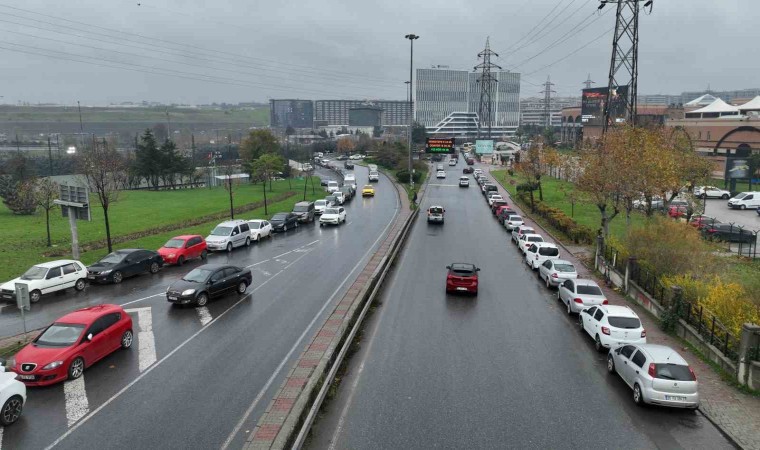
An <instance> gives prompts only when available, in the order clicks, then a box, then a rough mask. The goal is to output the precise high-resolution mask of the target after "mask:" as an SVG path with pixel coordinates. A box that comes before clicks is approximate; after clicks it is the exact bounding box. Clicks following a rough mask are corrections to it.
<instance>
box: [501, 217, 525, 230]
mask: <svg viewBox="0 0 760 450" xmlns="http://www.w3.org/2000/svg"><path fill="white" fill-rule="evenodd" d="M522 224H523V218H522V217H521V216H518V215H516V214H511V215H510V216H509V217H507V218H506V220H504V226H505V227H506V228H507V231H512V230H514V229H515V228H517V227H519V226H520V225H522Z"/></svg>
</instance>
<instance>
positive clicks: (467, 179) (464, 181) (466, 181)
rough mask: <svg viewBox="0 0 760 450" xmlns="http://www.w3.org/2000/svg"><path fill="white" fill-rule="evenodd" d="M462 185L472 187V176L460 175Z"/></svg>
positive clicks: (460, 184)
mask: <svg viewBox="0 0 760 450" xmlns="http://www.w3.org/2000/svg"><path fill="white" fill-rule="evenodd" d="M459 186H460V187H470V177H459Z"/></svg>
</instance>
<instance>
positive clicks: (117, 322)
mask: <svg viewBox="0 0 760 450" xmlns="http://www.w3.org/2000/svg"><path fill="white" fill-rule="evenodd" d="M133 340H134V336H133V334H132V318H131V317H129V314H127V313H126V312H125V311H124V310H123V309H122V308H121V307H120V306H118V305H108V304H105V305H97V306H91V307H89V308H83V309H78V310H76V311H74V312H72V313H69V314H66V315H65V316H63V317H61V318H60V319H58V320H57V321H55V322H54V323H53V324H52V325H50V326H49V327H47V328H46V329H45V331H43V332H42V333H41V334H40V335H39V336H37V338H36V339H35V340H33V341H32V342H31V343H30V344H28V345H27V346H26V347H24V348H22V349H21V351H20V352H18V353H17V354H16V356H15V357H14V358H13V359H12V360H11V364H10V366H11V367H12V370H13V371H14V372H16V374H18V376H17V377H16V379H17V380H19V381H22V382H23V383H24V384H26V385H27V386H47V385H50V384H55V383H59V382H61V381H64V380H74V379H77V378H79V377H81V376H82V373H83V372H84V369H85V368H87V367H90V366H91V365H93V364H95V363H96V362H98V361H99V360H101V359H103V358H105V357H106V356H108V355H110V354H111V353H113V352H115V351H116V350H118V349H120V348H129V347H131V346H132V341H133Z"/></svg>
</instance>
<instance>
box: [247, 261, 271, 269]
mask: <svg viewBox="0 0 760 450" xmlns="http://www.w3.org/2000/svg"><path fill="white" fill-rule="evenodd" d="M267 261H269V260H268V259H265V260H264V261H259V262H257V263H253V264H248V265H247V266H245V268H246V269H250V268H251V267H254V266H258V265H259V264H264V263H265V262H267Z"/></svg>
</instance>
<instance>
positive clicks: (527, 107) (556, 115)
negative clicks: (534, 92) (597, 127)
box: [520, 97, 581, 127]
mask: <svg viewBox="0 0 760 450" xmlns="http://www.w3.org/2000/svg"><path fill="white" fill-rule="evenodd" d="M580 105H581V99H580V97H552V99H551V102H550V104H549V113H550V114H551V124H552V126H555V127H559V126H561V125H562V109H563V108H570V107H573V106H580ZM520 125H521V126H524V125H537V126H541V127H543V126H544V125H546V100H545V99H544V97H526V98H523V99H520Z"/></svg>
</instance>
